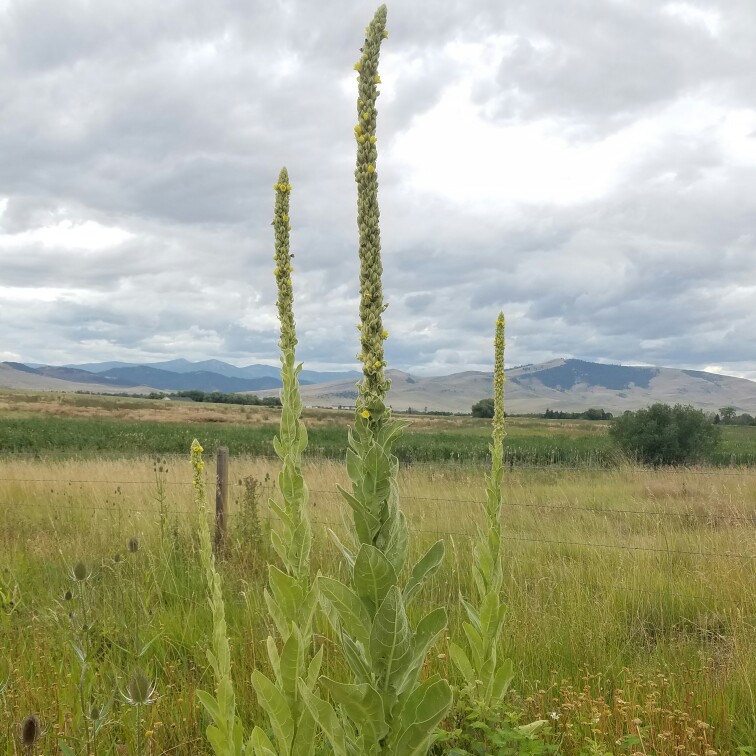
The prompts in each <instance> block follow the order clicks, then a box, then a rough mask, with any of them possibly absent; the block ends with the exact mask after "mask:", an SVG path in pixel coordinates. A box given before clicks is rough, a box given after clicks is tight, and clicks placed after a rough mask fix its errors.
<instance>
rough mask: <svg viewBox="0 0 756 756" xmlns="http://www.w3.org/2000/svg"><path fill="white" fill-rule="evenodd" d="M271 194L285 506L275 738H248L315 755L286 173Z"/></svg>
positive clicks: (260, 692)
mask: <svg viewBox="0 0 756 756" xmlns="http://www.w3.org/2000/svg"><path fill="white" fill-rule="evenodd" d="M273 188H274V190H275V192H276V203H275V215H274V218H273V227H274V229H275V252H276V254H275V257H274V258H273V259H274V260H275V262H276V269H275V271H274V273H275V277H276V283H277V285H278V302H277V304H278V319H279V321H280V326H281V338H280V341H279V347H280V350H281V378H282V381H283V388H282V391H281V405H282V407H281V424H280V429H279V433H278V435H277V436H276V438H275V439H274V442H273V445H274V448H275V451H276V454H277V455H278V457H279V459H280V460H281V470H280V472H279V475H278V488H279V491H280V494H281V499H282V502H281V503H280V504H279V503H277V502H275V501H273V500H271V501H270V507H271V509H272V510H273V512H275V514H276V515H277V518H278V522H279V527H278V528H277V529H274V530H272V531H271V543H272V546H273V549H274V551H275V552H276V554H277V555H278V558H279V559H280V563H281V566H280V567H278V566H275V565H273V564H271V565H269V566H268V588H267V589H266V590H265V603H266V605H267V607H268V611H269V613H270V615H271V617H272V619H273V622H274V624H275V628H276V631H277V634H278V638H277V639H276V638H274V637H273V636H269V637H268V640H267V651H268V658H269V659H270V664H271V668H272V670H273V679H272V680H271V679H270V678H268V677H266V676H265V675H264V674H263V673H262V672H260V670H255V671H254V673H253V674H252V685H253V687H254V689H255V692H256V693H257V698H258V701H259V702H260V705H261V706H262V708H263V709H264V710H265V711H266V713H267V714H268V718H269V720H270V725H271V731H272V732H271V733H270V734H271V735H272V738H271V737H270V736H269V734H268V733H266V732H265V731H264V730H263V729H262V728H261V727H255V729H254V731H253V732H252V741H251V743H252V748H253V752H254V753H255V754H256V755H257V756H276V755H278V756H284V755H285V756H289V755H291V756H295V755H296V756H310V754H312V753H314V751H315V736H316V734H317V727H316V724H315V720H314V718H313V716H312V714H311V713H310V710H309V709H308V708H307V706H306V705H305V703H304V701H303V699H302V695H301V694H300V690H299V686H300V684H301V685H302V686H303V688H304V690H305V691H307V693H310V694H311V692H312V690H313V688H314V686H315V684H316V681H317V677H318V673H319V672H320V664H321V661H322V657H323V652H322V649H320V650H319V651H318V652H317V653H316V654H315V655H314V656H312V653H311V649H312V623H313V617H314V614H315V609H316V606H317V591H316V588H315V585H314V584H313V580H312V579H311V576H310V550H311V547H312V526H311V524H310V520H309V516H308V513H307V498H308V490H307V485H306V484H305V481H304V478H303V477H302V453H303V452H304V450H305V448H306V447H307V430H306V428H305V425H304V423H303V422H302V419H301V415H302V398H301V395H300V390H299V377H298V376H299V373H300V371H301V370H302V366H301V364H300V365H297V362H296V345H297V337H296V328H295V323H294V309H293V299H294V295H293V289H292V282H291V273H292V271H293V270H294V268H293V266H292V265H291V259H292V257H293V255H291V253H290V251H289V231H290V228H291V226H290V225H289V198H290V195H291V188H292V187H291V184H290V183H289V174H288V172H287V171H286V168H282V169H281V173H280V174H279V176H278V182H277V183H276V184H275V186H274V187H273Z"/></svg>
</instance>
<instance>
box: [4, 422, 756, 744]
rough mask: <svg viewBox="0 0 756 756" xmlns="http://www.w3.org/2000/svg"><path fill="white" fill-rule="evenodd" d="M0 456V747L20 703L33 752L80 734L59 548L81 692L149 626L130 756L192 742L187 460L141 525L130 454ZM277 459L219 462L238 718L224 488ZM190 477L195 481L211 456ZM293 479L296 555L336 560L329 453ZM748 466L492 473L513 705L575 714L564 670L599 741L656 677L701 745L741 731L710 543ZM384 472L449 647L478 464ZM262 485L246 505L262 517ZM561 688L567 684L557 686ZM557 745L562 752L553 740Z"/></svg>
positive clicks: (265, 626)
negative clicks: (430, 549) (139, 739)
mask: <svg viewBox="0 0 756 756" xmlns="http://www.w3.org/2000/svg"><path fill="white" fill-rule="evenodd" d="M174 430H175V429H174ZM471 435H472V434H471ZM3 464H4V474H3V476H2V478H3V480H2V481H0V574H1V575H2V577H3V585H4V586H5V591H6V593H8V595H10V594H11V593H12V594H13V595H14V597H15V598H14V599H13V601H14V603H13V606H12V607H10V606H8V605H6V606H5V607H4V611H2V612H0V622H1V623H2V624H1V625H0V681H2V680H3V679H5V675H6V673H7V674H9V685H8V689H7V691H6V693H5V697H4V701H3V703H2V709H3V711H4V714H5V715H6V716H5V717H4V718H3V720H2V723H0V754H3V756H5V754H16V753H20V752H18V751H14V746H13V742H14V740H13V739H14V727H15V724H16V723H18V722H19V721H20V720H21V719H22V718H23V717H24V716H25V715H26V714H28V713H37V714H38V715H39V716H40V717H41V718H42V720H43V723H44V725H45V727H46V729H47V736H46V738H45V741H44V750H42V751H40V752H44V753H55V752H56V750H55V748H54V738H53V734H54V733H56V732H60V733H61V734H65V735H66V736H67V738H68V740H69V742H72V738H73V737H74V736H75V735H76V733H77V732H81V721H80V719H79V715H78V713H77V712H78V707H79V705H78V700H79V694H78V686H77V682H78V672H77V665H76V660H75V654H74V652H73V651H72V647H71V640H72V631H71V622H70V620H69V617H68V614H69V612H70V611H71V608H72V604H71V602H66V601H64V600H63V596H64V593H65V591H66V590H67V589H70V588H71V587H72V581H71V579H70V577H69V575H68V572H69V569H70V567H71V566H72V565H73V564H74V563H75V562H76V561H77V560H79V559H83V560H85V561H86V563H87V564H89V565H91V566H93V568H94V575H93V579H92V582H91V584H90V585H89V593H90V594H91V595H90V599H89V601H90V603H89V610H90V612H91V616H92V617H94V618H95V619H96V621H95V622H94V623H93V628H94V629H93V635H92V637H93V643H94V644H95V645H96V648H97V655H96V661H95V662H94V663H93V666H94V669H96V671H97V675H96V676H94V677H93V688H92V690H93V693H94V695H95V697H96V698H97V699H99V700H104V699H106V698H107V697H108V696H109V695H111V694H112V693H113V692H114V691H116V689H117V687H119V686H120V687H121V688H123V687H124V685H125V683H126V681H127V679H128V676H129V674H130V671H131V668H132V667H133V665H134V659H133V655H132V652H131V651H130V649H133V648H134V646H135V645H136V644H135V642H134V632H135V627H136V626H137V623H139V626H140V636H141V638H142V639H143V642H144V640H146V639H150V638H153V637H154V638H156V640H155V642H154V643H153V644H152V645H151V646H150V648H149V650H148V652H147V653H146V654H145V656H144V658H143V663H144V664H145V665H146V667H147V668H148V670H149V671H150V674H151V675H152V676H153V677H154V678H155V679H156V682H157V686H158V692H159V694H160V697H159V699H158V700H157V702H155V703H154V704H152V705H151V706H148V707H145V708H144V709H143V712H142V714H143V717H144V721H143V722H142V724H141V734H142V735H143V736H144V735H145V733H147V732H150V733H151V734H150V736H149V738H148V740H149V742H150V743H151V747H152V750H151V751H149V752H150V753H155V754H161V753H165V752H170V753H186V754H189V753H191V754H203V753H206V752H207V751H206V746H205V745H204V740H203V736H202V733H203V729H204V726H205V724H206V722H205V720H204V715H203V713H202V712H201V710H200V707H199V706H198V702H197V700H196V691H197V689H198V688H208V687H211V684H212V683H211V678H210V676H209V673H208V667H207V662H206V657H205V650H206V648H207V645H208V643H209V639H210V633H211V628H210V616H209V610H208V607H207V603H206V600H205V590H204V581H203V576H202V573H201V570H200V564H199V559H198V555H197V554H196V550H195V536H194V531H195V530H196V528H195V527H194V526H193V523H194V522H196V521H195V520H194V519H193V518H194V515H193V514H192V511H191V510H192V503H191V501H192V495H191V486H190V485H189V482H190V470H189V463H188V459H187V455H186V452H185V451H184V453H183V454H182V455H181V458H168V461H167V464H168V467H169V472H168V474H167V480H166V485H165V490H166V491H167V494H166V498H165V502H164V512H165V517H164V518H163V523H164V526H163V528H162V529H161V526H160V523H161V518H160V506H159V504H158V502H157V501H156V497H157V496H156V486H155V485H154V483H153V482H152V481H153V479H154V477H153V476H154V471H153V468H152V460H151V459H149V458H132V459H126V460H124V459H116V458H112V457H111V458H101V459H98V458H97V457H91V458H88V459H85V458H80V459H64V458H60V457H57V456H55V457H53V458H52V459H50V460H47V459H39V460H34V459H31V458H13V457H11V458H6V460H5V461H4V463H3ZM276 470H277V467H276V465H274V464H272V463H271V462H269V461H267V460H264V459H254V458H249V457H247V458H240V457H238V456H232V460H231V474H232V480H233V481H234V486H233V491H234V495H233V496H232V499H233V500H234V505H233V507H232V515H231V543H230V548H229V551H228V554H227V558H226V559H225V560H224V561H223V562H222V565H221V567H222V571H223V575H224V588H225V597H226V611H227V617H228V621H229V636H230V639H231V646H232V651H233V655H234V673H235V682H236V690H237V696H238V698H239V706H240V712H241V715H242V717H243V719H244V722H245V725H246V726H247V728H249V727H250V726H251V724H252V723H254V722H257V721H259V719H260V712H259V710H258V709H257V706H256V703H255V701H254V697H253V694H252V689H251V685H250V683H249V680H250V675H251V672H252V669H253V668H254V666H255V665H256V664H259V665H262V667H263V669H264V670H265V669H266V664H267V662H266V654H265V648H264V640H265V638H266V637H267V635H268V633H269V629H270V628H269V620H268V618H267V614H266V612H265V610H264V605H263V602H262V596H261V593H262V587H263V584H264V580H265V578H264V574H265V563H266V561H267V559H268V557H269V556H270V555H269V553H268V550H267V547H263V548H262V549H261V550H260V551H258V552H254V551H251V550H250V549H249V547H248V545H247V544H246V543H244V542H239V541H238V537H239V534H240V533H242V532H245V531H244V527H243V522H242V520H241V515H240V507H239V501H240V499H241V496H242V491H243V487H242V486H240V485H236V481H237V480H240V479H242V478H244V477H246V476H247V475H253V476H254V477H255V478H257V479H258V480H260V481H262V482H263V486H265V487H266V488H268V489H269V488H270V486H271V482H272V480H274V478H275V474H276ZM207 472H208V479H209V480H212V479H213V472H214V471H213V469H212V465H211V466H210V469H209V470H208V471H207ZM305 475H306V478H307V480H308V483H309V485H310V488H311V492H312V493H311V501H312V504H313V517H314V519H315V520H316V533H315V553H314V569H315V570H317V569H321V570H322V571H323V572H324V573H326V574H331V575H335V574H339V573H340V572H341V571H343V564H342V562H341V560H340V559H339V557H338V555H337V553H336V551H335V549H334V547H333V544H332V542H331V541H330V539H329V538H328V536H327V534H326V532H325V528H326V527H327V525H326V523H327V524H328V526H332V527H335V528H336V529H337V530H338V529H339V528H340V524H339V523H340V517H339V509H340V501H339V497H338V495H337V494H336V493H335V486H336V484H337V483H344V477H345V473H344V470H343V465H341V464H335V463H329V462H327V461H313V462H311V463H309V464H308V465H307V467H306V469H305ZM752 480H753V479H752V478H751V477H750V476H748V475H742V474H733V472H732V471H721V472H718V471H717V470H714V469H709V470H706V469H698V470H696V471H689V472H678V473H673V472H665V471H652V470H640V469H636V468H632V467H623V468H621V469H616V470H605V471H599V472H582V471H577V470H569V469H558V468H556V469H551V470H529V469H524V470H519V471H518V470H516V469H515V470H513V471H509V472H508V473H507V475H506V481H505V502H506V511H505V515H504V521H505V526H504V527H505V531H504V534H505V538H504V560H505V562H504V563H505V574H506V579H505V585H504V592H503V595H504V599H505V601H506V603H507V606H508V617H507V622H506V627H505V632H504V633H503V636H502V640H501V644H502V652H505V653H507V654H509V655H510V656H511V657H512V658H513V659H514V661H515V665H516V669H517V679H516V689H517V691H518V693H519V694H520V696H521V701H520V703H519V704H517V705H518V706H522V707H523V708H525V709H527V710H528V711H529V712H530V715H531V716H538V715H539V713H540V714H542V713H544V710H545V709H548V710H559V711H561V712H562V714H561V715H560V719H559V720H558V722H555V723H553V725H554V727H555V728H556V729H558V728H559V727H561V726H563V725H565V723H566V722H567V721H568V717H569V716H571V715H570V711H572V710H571V709H564V710H562V709H561V708H560V707H561V706H566V705H567V702H569V701H572V703H571V704H570V705H573V704H574V705H575V706H576V707H577V706H578V704H579V701H577V698H578V693H579V692H580V690H581V689H582V687H583V685H584V678H585V679H586V680H587V681H588V682H587V684H588V685H589V688H590V696H591V700H594V699H595V700H596V701H597V700H599V699H601V700H602V701H604V702H605V705H606V706H608V707H610V708H612V707H614V708H613V709H612V710H613V711H614V709H617V712H615V713H614V714H613V715H612V717H613V718H612V719H611V720H607V722H606V723H605V725H604V724H602V728H603V729H605V730H606V732H603V729H602V737H604V735H605V736H606V738H607V740H606V741H605V744H606V748H607V750H609V752H610V753H611V752H613V750H611V749H613V748H614V746H613V743H614V739H616V736H617V732H615V730H617V731H621V732H626V731H628V730H627V728H628V727H629V728H631V729H632V727H633V725H632V724H631V722H632V719H633V718H635V714H637V713H638V711H640V712H641V713H640V714H639V716H640V718H641V719H642V720H643V726H644V727H646V726H647V725H648V726H650V724H649V723H650V722H656V721H657V720H658V719H659V718H660V717H662V716H667V715H662V714H660V713H659V711H660V710H661V708H662V707H661V705H660V706H659V707H657V708H658V709H659V711H657V710H656V709H654V710H653V711H650V709H649V713H648V714H646V713H644V712H645V710H646V709H645V708H644V707H646V708H648V705H647V702H646V696H647V695H648V694H650V693H649V692H650V691H651V692H652V691H653V688H651V687H649V686H652V685H654V684H655V685H660V686H661V688H662V689H663V691H664V701H665V707H666V708H668V709H669V711H670V712H674V711H678V712H680V714H675V715H674V716H679V717H682V716H683V714H685V715H686V716H687V717H688V718H689V721H696V720H698V721H703V722H705V723H707V724H709V725H711V726H712V727H713V730H712V732H713V735H711V733H710V735H711V738H710V740H709V742H713V743H716V747H717V749H718V752H719V753H723V754H724V753H731V752H733V751H734V750H735V747H736V746H738V745H746V744H751V743H753V742H756V712H755V711H754V697H753V696H754V687H753V680H754V679H756V658H754V655H753V653H752V649H753V648H754V644H756V603H755V602H756V596H755V595H754V591H753V588H752V586H753V585H754V584H755V583H756V559H753V558H750V559H749V558H744V557H735V556H725V555H722V556H710V555H711V554H725V553H730V554H742V555H746V556H748V555H753V554H754V548H753V547H754V538H753V533H754V530H753V528H754V525H755V524H756V513H755V512H754V495H753V486H752V485H751V483H752ZM81 481H86V482H81ZM95 481H100V482H95ZM399 482H400V491H401V495H402V507H403V509H404V511H405V512H406V513H407V516H408V519H409V523H410V527H411V528H412V531H413V535H412V539H413V541H412V549H413V552H414V553H415V554H417V553H419V552H420V550H421V548H422V547H423V546H425V545H427V544H429V543H430V542H431V541H432V540H434V539H435V538H436V537H437V535H440V536H442V537H444V539H445V541H446V545H447V559H446V562H445V565H444V567H443V569H442V571H441V572H440V573H438V575H437V576H436V577H435V578H434V580H433V582H432V584H431V585H430V586H429V588H428V589H427V591H426V592H425V594H424V596H423V598H422V600H421V601H420V602H419V603H418V606H417V607H416V612H417V613H418V616H419V613H420V612H421V611H422V610H423V608H424V607H428V606H435V605H438V604H444V605H446V606H448V607H449V611H450V628H449V633H448V635H449V637H450V638H453V639H459V637H460V635H461V619H462V617H461V614H460V611H459V605H458V602H457V596H458V594H459V592H462V593H463V594H465V595H469V594H470V593H471V575H470V561H471V559H470V545H471V536H473V535H474V527H475V522H476V521H477V520H478V516H479V510H478V508H477V506H476V505H475V504H473V503H471V502H472V501H478V500H480V498H481V497H482V495H483V481H482V476H481V475H480V472H479V471H478V470H476V469H475V468H473V467H470V466H449V465H444V464H441V465H421V466H417V467H414V468H406V469H404V470H403V472H402V473H401V475H400V481H399ZM268 493H269V491H268V490H266V491H264V492H263V495H262V496H261V500H260V507H261V515H262V517H263V522H264V525H263V527H265V518H266V507H265V503H264V502H265V499H266V496H267V494H268ZM135 535H136V536H138V537H139V538H140V540H141V544H142V546H141V549H140V551H139V552H137V553H136V554H128V553H126V543H127V541H128V539H129V538H130V537H132V536H135ZM263 542H267V539H266V538H263ZM592 544H596V545H592ZM116 553H119V554H121V555H122V556H123V557H124V559H123V561H122V562H120V563H119V564H115V563H114V561H113V557H114V555H115V554H116ZM318 629H319V632H320V635H319V641H318V642H319V643H322V644H323V646H324V649H325V655H326V659H325V670H326V671H327V672H328V674H330V675H336V676H338V675H339V674H340V670H341V669H342V666H341V665H342V661H341V656H340V651H339V649H338V644H337V643H336V642H335V640H334V638H333V636H332V634H331V632H330V631H329V630H328V629H327V628H326V626H325V623H324V622H323V620H322V618H321V619H320V620H319V627H318ZM445 643H446V641H443V642H442V643H441V644H440V645H439V646H438V647H437V648H436V649H435V651H434V652H433V654H432V655H431V660H430V665H429V668H428V671H429V672H430V671H434V670H435V671H439V672H440V673H441V674H444V675H449V676H450V678H451V680H452V681H453V682H454V681H456V678H455V676H454V673H453V670H452V669H451V668H450V666H449V664H448V659H446V658H445V653H446V649H445ZM597 675H600V677H597ZM657 675H660V677H657ZM563 681H564V682H563ZM654 681H656V682H654ZM570 686H572V688H574V689H575V690H576V691H577V693H575V694H574V696H573V698H570V696H571V695H572V694H571V693H570V692H569V690H568V688H569V687H570ZM615 688H623V689H625V692H624V693H623V694H622V695H623V696H624V698H625V700H627V701H628V706H637V707H640V709H638V710H636V709H633V710H632V711H633V712H635V714H628V715H627V717H626V721H625V720H622V716H623V715H622V714H621V712H620V711H619V708H618V706H619V705H618V704H617V700H618V699H619V697H618V696H616V695H615V694H614V693H613V691H614V689H615ZM539 690H543V691H544V693H543V694H539V692H538V691H539ZM586 695H587V694H586ZM573 699H574V700H573ZM591 705H592V706H594V705H596V706H597V705H598V704H595V702H594V704H591ZM620 708H621V707H620ZM652 708H653V707H652ZM576 710H577V709H576ZM628 710H629V709H628ZM134 714H135V712H134V710H133V709H132V708H130V707H128V706H127V705H126V704H125V703H124V702H123V701H122V699H121V698H120V696H119V694H118V693H115V702H114V708H113V711H112V715H111V717H110V719H111V720H112V721H111V723H110V724H109V725H108V726H107V727H106V728H105V729H104V730H103V735H102V737H103V740H102V742H103V743H107V744H108V747H109V746H110V745H112V744H114V743H123V744H124V745H126V747H127V748H129V749H132V750H133V748H134V742H135V739H134V731H135V722H134ZM669 716H670V717H672V714H670V715H669ZM654 717H656V719H654ZM573 721H574V722H575V727H576V728H577V727H578V726H579V722H577V720H573ZM602 722H603V720H602ZM158 723H160V724H158ZM610 724H611V728H614V729H611V728H610ZM550 726H551V725H550ZM623 728H624V729H623ZM565 743H568V741H565ZM570 748H572V747H571V746H570ZM169 749H174V750H173V751H169ZM102 752H103V753H108V752H109V751H107V750H103V751H102ZM129 752H131V751H129ZM563 752H564V753H567V754H569V753H579V751H578V750H575V749H572V750H569V749H568V747H567V745H564V746H563ZM647 752H648V753H652V752H655V753H665V751H663V750H658V751H653V750H650V749H647ZM692 752H693V753H699V752H700V753H703V751H692Z"/></svg>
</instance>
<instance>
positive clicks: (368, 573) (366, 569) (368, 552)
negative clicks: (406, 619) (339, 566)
mask: <svg viewBox="0 0 756 756" xmlns="http://www.w3.org/2000/svg"><path fill="white" fill-rule="evenodd" d="M397 580H398V579H397V576H396V572H395V571H394V568H393V567H392V566H391V563H390V562H389V560H388V559H386V557H385V556H384V555H383V554H382V553H381V552H380V551H379V550H378V549H376V548H375V546H370V545H368V544H362V546H361V547H360V550H359V552H358V553H357V559H356V560H355V563H354V587H355V589H356V591H357V595H358V596H359V597H360V600H361V601H362V603H363V604H364V605H365V608H366V609H367V610H368V614H369V615H370V616H371V617H372V616H373V615H374V614H375V612H376V610H377V609H378V607H379V606H380V605H381V604H382V603H383V599H384V598H386V594H387V593H388V592H389V589H390V588H391V587H392V586H394V585H396V584H397Z"/></svg>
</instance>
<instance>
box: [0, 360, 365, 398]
mask: <svg viewBox="0 0 756 756" xmlns="http://www.w3.org/2000/svg"><path fill="white" fill-rule="evenodd" d="M2 365H3V366H4V367H5V370H4V371H3V372H2V374H0V387H3V388H24V387H27V386H33V387H39V388H40V389H42V390H44V389H45V388H46V384H45V381H44V379H51V380H52V381H56V382H57V381H63V382H66V383H68V384H70V388H68V390H70V391H81V390H90V391H98V390H99V391H108V390H110V391H130V393H142V392H143V391H145V390H147V391H149V390H154V391H191V390H198V391H221V392H224V393H244V392H256V391H261V390H264V389H279V388H280V387H281V378H280V377H279V375H280V369H279V368H276V367H272V366H270V365H248V366H247V367H242V368H239V367H236V366H234V365H229V364H228V363H226V362H221V361H220V360H205V361H204V362H189V361H188V360H183V359H181V360H170V361H167V362H155V363H150V364H145V365H139V364H134V363H128V362H96V363H87V364H83V365H63V366H60V367H57V366H54V365H26V364H23V363H19V362H5V363H2ZM9 369H10V370H11V371H15V372H17V373H22V374H23V378H21V377H19V376H15V377H14V376H13V375H11V374H10V373H9V372H8V370H9ZM359 375H360V374H359V373H358V372H357V371H345V372H319V371H317V370H303V371H302V372H301V373H300V376H299V377H300V382H301V384H302V385H303V386H305V385H310V384H316V383H323V382H326V381H334V380H344V379H350V380H352V381H353V382H354V381H356V380H357V379H358V378H359ZM31 376H36V377H37V378H38V380H36V381H34V380H32V379H31ZM14 379H15V382H16V383H17V384H18V385H14ZM22 384H23V385H22ZM74 384H76V388H73V385H74ZM49 388H50V389H51V390H62V391H65V390H66V387H65V386H61V385H60V384H58V383H54V384H52V383H51V384H49Z"/></svg>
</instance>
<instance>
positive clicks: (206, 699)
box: [197, 690, 223, 722]
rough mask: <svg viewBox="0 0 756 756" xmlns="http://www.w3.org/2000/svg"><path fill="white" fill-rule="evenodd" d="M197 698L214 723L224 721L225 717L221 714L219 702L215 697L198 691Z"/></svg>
mask: <svg viewBox="0 0 756 756" xmlns="http://www.w3.org/2000/svg"><path fill="white" fill-rule="evenodd" d="M197 698H199V701H200V703H201V704H202V705H203V706H204V707H205V710H206V711H207V713H208V714H209V715H210V717H211V718H212V720H213V722H221V721H223V715H222V714H221V710H220V706H218V702H217V701H216V700H215V697H214V696H213V695H211V694H210V693H208V692H207V691H204V690H198V691H197Z"/></svg>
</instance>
